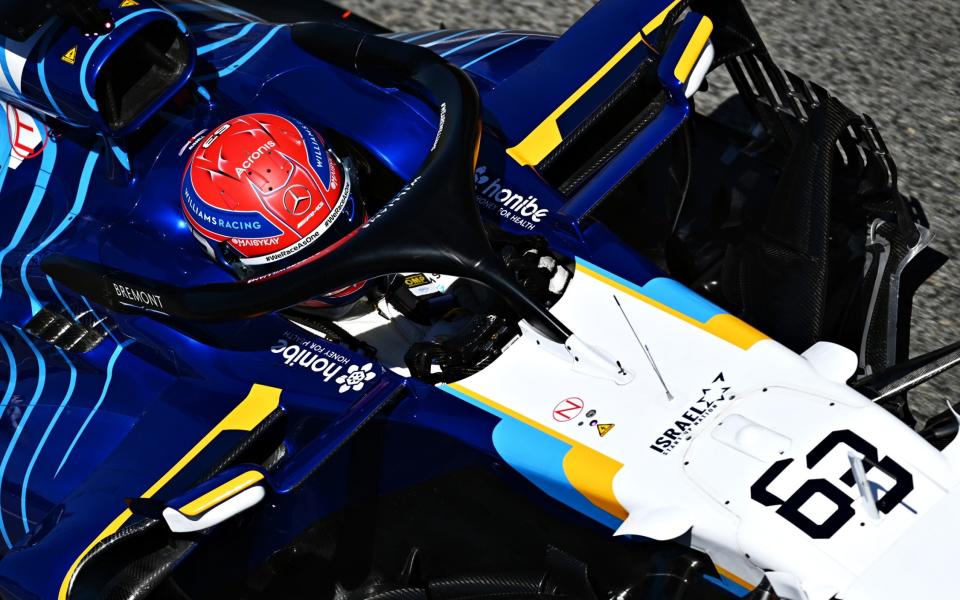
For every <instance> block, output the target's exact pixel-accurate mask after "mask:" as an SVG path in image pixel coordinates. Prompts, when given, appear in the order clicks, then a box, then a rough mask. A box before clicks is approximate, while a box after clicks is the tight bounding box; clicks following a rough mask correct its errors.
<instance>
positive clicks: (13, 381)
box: [0, 335, 17, 512]
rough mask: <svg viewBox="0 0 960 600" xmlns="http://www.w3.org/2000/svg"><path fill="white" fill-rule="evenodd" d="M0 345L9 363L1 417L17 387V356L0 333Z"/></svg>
mask: <svg viewBox="0 0 960 600" xmlns="http://www.w3.org/2000/svg"><path fill="white" fill-rule="evenodd" d="M0 346H3V351H4V353H5V354H6V355H7V363H9V365H10V377H9V378H8V379H7V389H6V391H5V392H4V393H3V400H0V417H2V416H3V411H5V410H7V405H8V404H10V400H12V399H13V391H14V388H16V387H17V358H16V357H15V356H14V355H13V349H12V348H10V344H9V343H8V342H7V340H6V338H4V337H3V336H2V335H0ZM0 512H2V511H0Z"/></svg>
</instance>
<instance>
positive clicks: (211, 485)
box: [127, 465, 267, 533]
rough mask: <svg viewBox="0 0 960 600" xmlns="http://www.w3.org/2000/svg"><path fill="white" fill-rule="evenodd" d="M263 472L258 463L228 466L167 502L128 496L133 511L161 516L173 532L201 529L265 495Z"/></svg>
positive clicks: (226, 518) (223, 519) (144, 514)
mask: <svg viewBox="0 0 960 600" xmlns="http://www.w3.org/2000/svg"><path fill="white" fill-rule="evenodd" d="M266 485H267V484H266V474H265V473H264V471H263V469H262V468H261V467H259V466H257V465H238V466H235V467H231V468H229V469H227V470H225V471H223V472H222V473H219V474H218V475H216V476H215V477H213V478H211V479H209V480H208V481H205V482H204V483H202V484H200V485H198V486H196V487H195V488H193V489H191V490H189V491H188V492H186V493H184V494H182V495H180V496H178V497H176V498H172V499H170V500H167V501H166V502H160V501H157V500H153V499H147V498H134V499H131V500H128V501H127V502H128V504H129V506H130V510H131V511H133V512H134V513H135V514H139V515H143V516H146V517H151V518H154V519H162V520H163V521H164V522H166V524H167V527H169V528H170V531H171V532H173V533H188V532H193V531H202V530H204V529H209V528H210V527H213V526H215V525H219V524H220V523H223V522H224V521H226V520H228V519H230V518H232V517H234V516H236V515H238V514H240V513H241V512H243V511H245V510H247V509H248V508H251V507H253V506H255V505H257V504H258V503H259V502H260V501H261V500H263V498H264V497H265V496H266V495H267V490H266Z"/></svg>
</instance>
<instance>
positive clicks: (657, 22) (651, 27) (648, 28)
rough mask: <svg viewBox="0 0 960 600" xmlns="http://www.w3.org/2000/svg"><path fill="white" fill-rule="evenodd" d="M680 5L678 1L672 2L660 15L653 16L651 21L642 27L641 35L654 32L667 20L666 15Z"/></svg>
mask: <svg viewBox="0 0 960 600" xmlns="http://www.w3.org/2000/svg"><path fill="white" fill-rule="evenodd" d="M678 4H680V0H673V2H671V3H670V4H669V5H667V7H666V8H665V9H663V10H662V11H660V14H659V15H657V16H655V17H654V18H653V20H652V21H650V22H649V23H647V24H646V25H644V26H643V35H650V34H651V33H653V32H654V31H656V30H657V29H659V28H660V26H661V25H663V22H664V21H666V20H667V15H669V14H670V11H672V10H673V9H674V8H676V6H677V5H678Z"/></svg>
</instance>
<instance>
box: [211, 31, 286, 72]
mask: <svg viewBox="0 0 960 600" xmlns="http://www.w3.org/2000/svg"><path fill="white" fill-rule="evenodd" d="M281 29H283V26H282V25H277V26H276V27H274V28H273V29H271V30H270V33H268V34H267V35H265V36H263V39H262V40H260V41H259V42H257V44H256V45H255V46H254V47H253V48H251V49H250V50H248V51H247V53H246V54H244V55H243V56H241V57H240V58H238V59H237V60H235V61H234V62H233V63H232V64H231V65H230V66H229V67H226V68H224V69H220V71H219V72H218V73H217V77H218V78H221V79H222V78H224V77H227V76H229V75H231V74H233V72H234V71H236V70H237V69H239V68H240V67H242V66H243V65H245V64H246V63H247V61H248V60H250V59H251V58H253V57H254V56H256V54H257V53H258V52H260V50H262V49H263V47H264V46H266V45H267V43H268V42H269V41H270V40H271V39H273V36H275V35H277V32H279V31H280V30H281ZM208 79H211V77H210V76H206V77H201V78H199V79H198V81H206V80H208Z"/></svg>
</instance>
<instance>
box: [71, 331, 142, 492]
mask: <svg viewBox="0 0 960 600" xmlns="http://www.w3.org/2000/svg"><path fill="white" fill-rule="evenodd" d="M132 343H133V340H127V341H125V342H123V343H122V344H117V347H116V348H115V349H114V351H113V354H112V355H111V356H110V361H109V362H108V363H107V377H106V379H105V380H104V382H103V388H102V389H101V390H100V397H99V398H98V399H97V403H96V404H94V405H93V408H92V409H90V414H88V415H87V418H86V419H84V421H83V425H81V426H80V429H79V430H78V431H77V435H75V436H74V437H73V441H72V442H70V446H68V447H67V451H66V452H65V453H64V454H63V458H62V459H61V460H60V465H59V466H58V467H57V471H56V472H55V473H54V474H53V476H54V477H56V476H57V475H59V474H60V469H62V468H63V465H65V464H66V462H67V459H69V458H70V454H72V453H73V448H74V446H76V445H77V442H78V441H79V440H80V436H82V435H83V432H84V431H86V429H87V426H88V425H89V424H90V421H92V420H93V417H94V415H96V414H97V411H98V410H100V405H102V404H103V401H104V399H105V398H106V397H107V392H108V391H110V383H111V382H112V381H113V369H114V367H115V366H116V364H117V359H119V358H120V354H122V353H123V350H124V348H126V347H127V346H129V345H130V344H132Z"/></svg>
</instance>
